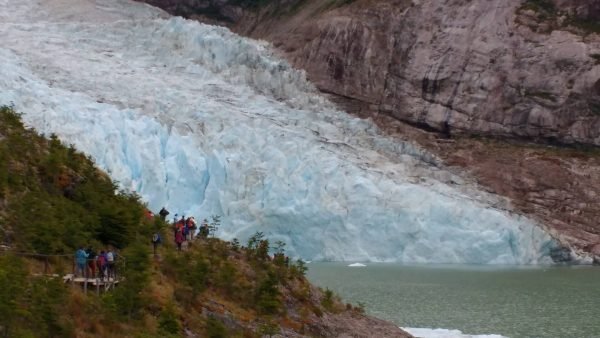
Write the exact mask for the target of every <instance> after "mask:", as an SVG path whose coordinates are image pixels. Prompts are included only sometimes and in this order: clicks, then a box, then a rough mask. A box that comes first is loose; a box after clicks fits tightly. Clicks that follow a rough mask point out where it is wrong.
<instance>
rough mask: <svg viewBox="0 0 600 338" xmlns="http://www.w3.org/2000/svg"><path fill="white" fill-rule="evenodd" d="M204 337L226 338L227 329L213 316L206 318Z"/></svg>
mask: <svg viewBox="0 0 600 338" xmlns="http://www.w3.org/2000/svg"><path fill="white" fill-rule="evenodd" d="M206 337H208V338H227V328H226V327H225V325H223V323H222V322H221V321H220V320H218V319H216V318H215V317H214V316H208V318H207V319H206Z"/></svg>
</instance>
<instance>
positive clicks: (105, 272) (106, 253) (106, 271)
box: [75, 246, 117, 279]
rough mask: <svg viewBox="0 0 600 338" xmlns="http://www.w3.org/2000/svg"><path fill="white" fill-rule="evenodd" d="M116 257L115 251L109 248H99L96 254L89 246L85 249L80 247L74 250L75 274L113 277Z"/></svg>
mask: <svg viewBox="0 0 600 338" xmlns="http://www.w3.org/2000/svg"><path fill="white" fill-rule="evenodd" d="M116 258H117V255H116V253H115V252H113V251H112V250H111V249H108V250H101V251H100V253H99V254H98V253H96V251H95V250H94V249H93V248H92V247H91V246H89V247H88V248H87V249H84V248H83V247H80V248H79V250H77V252H75V263H76V265H77V270H76V275H80V276H82V277H87V278H102V279H109V278H115V277H116V266H115V261H116Z"/></svg>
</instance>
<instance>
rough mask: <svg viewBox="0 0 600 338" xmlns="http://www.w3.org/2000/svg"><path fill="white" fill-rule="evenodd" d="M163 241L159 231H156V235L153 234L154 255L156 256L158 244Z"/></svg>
mask: <svg viewBox="0 0 600 338" xmlns="http://www.w3.org/2000/svg"><path fill="white" fill-rule="evenodd" d="M161 242H162V238H161V237H160V234H159V233H158V232H155V233H154V235H152V246H153V247H154V256H155V257H156V248H157V247H158V245H159V244H160V243H161Z"/></svg>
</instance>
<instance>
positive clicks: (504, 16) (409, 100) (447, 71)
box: [147, 0, 600, 145]
mask: <svg viewBox="0 0 600 338" xmlns="http://www.w3.org/2000/svg"><path fill="white" fill-rule="evenodd" d="M147 2H149V3H150V4H153V5H157V6H159V7H162V8H164V9H167V10H168V11H170V12H172V13H175V14H178V15H183V16H187V17H193V18H200V19H204V20H205V21H206V18H208V21H209V22H212V21H214V20H218V21H220V22H222V23H225V24H226V25H228V26H229V27H230V28H232V29H233V30H234V31H236V32H238V33H241V34H244V35H248V36H251V37H255V38H262V39H267V40H268V41H271V42H272V43H273V44H274V45H275V46H277V47H279V49H280V50H281V51H283V53H284V55H285V56H286V57H287V58H288V60H290V61H291V63H292V64H293V65H294V66H296V67H298V68H302V69H305V70H306V71H307V73H308V74H309V77H310V79H311V80H312V81H313V82H314V83H315V84H316V85H317V86H318V87H319V88H320V89H321V90H323V91H325V92H329V93H332V94H334V95H336V96H337V97H338V98H339V99H341V100H340V101H341V102H343V103H345V107H346V108H347V109H349V110H351V111H355V112H361V113H364V114H367V115H374V114H386V115H390V116H393V117H394V118H397V119H399V120H401V121H405V122H408V123H410V124H413V125H417V126H420V127H424V128H432V129H435V130H438V131H443V132H447V133H452V134H455V133H468V134H473V133H475V134H482V135H495V136H508V137H520V138H527V139H535V140H548V141H553V142H559V143H569V144H572V143H580V144H590V145H600V35H598V32H599V31H600V27H599V24H598V22H599V21H598V20H600V11H599V8H600V1H596V0H593V1H577V0H570V1H569V0H554V2H553V1H551V0H527V1H523V0H510V1H483V0H478V1H460V0H452V1H444V2H438V1H418V0H413V1H409V0H384V1H371V0H357V1H336V0H331V1H325V2H324V1H316V0H278V1H239V0H238V1H226V0H204V1H185V0H179V1H178V0H147Z"/></svg>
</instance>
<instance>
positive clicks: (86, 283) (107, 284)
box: [63, 273, 121, 293]
mask: <svg viewBox="0 0 600 338" xmlns="http://www.w3.org/2000/svg"><path fill="white" fill-rule="evenodd" d="M63 281H64V282H65V283H70V284H72V285H74V284H77V285H79V286H81V287H82V288H83V291H84V292H86V293H87V291H88V289H89V288H95V289H96V293H100V291H103V292H106V291H110V290H111V289H114V288H115V287H116V286H117V285H118V284H119V282H120V281H121V279H120V278H113V277H105V278H100V277H97V278H89V277H88V278H86V277H78V276H75V275H73V274H72V273H69V274H66V275H64V276H63Z"/></svg>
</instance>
